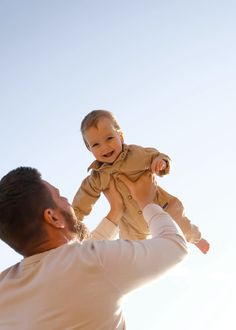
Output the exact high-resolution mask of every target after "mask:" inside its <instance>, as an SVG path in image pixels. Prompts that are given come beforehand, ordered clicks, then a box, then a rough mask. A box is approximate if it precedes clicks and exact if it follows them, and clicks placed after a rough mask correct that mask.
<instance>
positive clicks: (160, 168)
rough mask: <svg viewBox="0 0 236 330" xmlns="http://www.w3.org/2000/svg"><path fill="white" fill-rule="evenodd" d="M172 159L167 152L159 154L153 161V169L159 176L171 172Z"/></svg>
mask: <svg viewBox="0 0 236 330" xmlns="http://www.w3.org/2000/svg"><path fill="white" fill-rule="evenodd" d="M170 162H171V159H170V158H169V157H168V156H167V155H165V154H161V153H160V154H159V155H158V156H157V157H155V158H154V159H153V161H152V163H151V171H152V173H155V174H157V175H159V176H163V175H165V174H168V173H169V172H170Z"/></svg>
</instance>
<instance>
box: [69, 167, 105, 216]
mask: <svg viewBox="0 0 236 330" xmlns="http://www.w3.org/2000/svg"><path fill="white" fill-rule="evenodd" d="M99 180H100V179H99V175H98V174H97V173H93V172H92V174H91V175H89V176H88V177H87V178H85V179H84V180H83V181H82V183H81V186H80V187H79V189H78V191H77V193H76V194H75V196H74V199H73V202H72V207H73V209H74V211H75V214H76V217H77V219H78V220H83V218H84V216H86V215H88V214H89V213H90V212H91V210H92V208H93V205H94V204H95V203H96V201H97V200H98V198H99V197H100V193H101V190H100V189H99Z"/></svg>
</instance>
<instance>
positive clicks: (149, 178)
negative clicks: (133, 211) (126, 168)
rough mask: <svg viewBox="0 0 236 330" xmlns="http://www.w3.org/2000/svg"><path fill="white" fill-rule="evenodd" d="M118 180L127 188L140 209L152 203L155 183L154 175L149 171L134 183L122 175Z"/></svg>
mask: <svg viewBox="0 0 236 330" xmlns="http://www.w3.org/2000/svg"><path fill="white" fill-rule="evenodd" d="M118 179H119V180H120V181H122V182H123V183H124V184H125V185H126V186H127V188H128V189H129V191H130V194H131V195H132V197H133V199H135V200H136V202H137V204H138V205H139V207H140V208H141V209H143V208H144V207H145V206H146V205H148V204H150V203H153V200H154V198H155V194H156V182H155V176H154V174H152V173H151V172H150V171H146V172H145V173H144V174H143V175H142V176H141V177H140V178H139V179H138V180H137V181H135V182H132V181H130V180H129V179H128V178H127V177H126V176H125V175H124V174H119V176H118Z"/></svg>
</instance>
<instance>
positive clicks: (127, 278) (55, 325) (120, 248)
mask: <svg viewBox="0 0 236 330" xmlns="http://www.w3.org/2000/svg"><path fill="white" fill-rule="evenodd" d="M120 180H121V181H122V182H123V183H124V184H126V185H127V187H128V189H129V191H130V194H131V195H132V197H133V198H134V199H135V200H136V202H137V203H138V205H139V207H140V209H142V211H143V214H144V217H145V219H146V221H147V223H148V225H149V228H150V231H151V234H152V239H149V240H143V241H123V240H110V241H108V240H96V241H95V240H94V239H101V238H111V237H112V235H113V233H114V232H115V231H116V223H117V222H118V221H119V217H120V216H121V214H122V211H123V210H122V207H123V204H122V199H121V197H120V195H119V193H118V192H117V191H116V189H115V186H114V183H112V184H111V186H110V189H109V191H108V192H106V196H107V199H108V201H109V203H110V206H111V210H110V212H109V213H108V215H107V218H105V219H103V221H102V222H101V224H100V225H99V226H98V228H97V229H96V230H95V231H94V232H93V233H92V235H91V236H92V238H93V239H89V240H84V241H83V242H82V243H81V242H80V241H79V240H78V239H76V238H77V237H80V238H83V237H85V236H88V235H87V233H86V230H85V227H84V225H82V224H81V223H78V221H77V219H76V216H75V214H74V212H73V209H72V207H71V205H70V204H69V203H68V201H67V199H66V198H64V197H62V196H61V195H60V192H59V190H58V189H56V188H55V187H53V186H52V185H50V184H49V183H48V182H46V181H44V180H42V179H41V175H40V173H39V172H38V171H37V170H35V169H32V168H28V167H20V168H17V169H15V170H13V171H11V172H9V173H8V174H7V175H6V176H4V177H3V178H2V180H1V181H0V238H1V239H2V240H3V241H5V242H6V243H7V244H8V245H10V246H11V247H12V248H13V249H14V250H15V251H17V252H19V253H20V254H22V255H23V257H24V259H23V260H22V261H21V262H20V263H18V264H16V265H14V266H12V267H10V268H8V269H6V270H5V271H4V272H3V273H2V274H1V275H0V329H4V330H54V329H55V330H66V329H68V330H69V329H83V330H86V329H87V330H93V329H94V330H98V329H103V330H110V329H111V330H113V329H125V320H124V318H123V315H122V310H121V301H122V297H123V296H124V295H125V294H127V293H128V292H130V291H132V290H134V289H136V288H138V287H140V286H142V285H144V284H145V283H147V282H150V281H151V280H155V279H157V278H158V277H159V276H160V275H162V274H163V273H164V272H165V271H166V270H168V269H170V268H171V267H173V266H174V265H175V264H177V263H178V262H180V261H181V260H182V259H183V258H184V257H185V256H186V254H187V249H186V242H185V240H184V238H183V234H182V232H181V231H180V230H179V228H178V227H177V226H176V225H175V223H174V222H173V221H172V219H171V218H170V216H169V215H168V214H167V213H165V212H164V211H163V210H162V209H161V208H160V207H159V206H158V205H154V204H152V200H153V197H154V194H155V190H156V186H155V182H154V179H153V177H152V175H151V174H146V175H143V176H142V177H141V178H140V179H139V180H138V181H136V182H135V183H132V182H131V181H129V180H128V179H127V178H126V177H125V176H122V175H121V176H120Z"/></svg>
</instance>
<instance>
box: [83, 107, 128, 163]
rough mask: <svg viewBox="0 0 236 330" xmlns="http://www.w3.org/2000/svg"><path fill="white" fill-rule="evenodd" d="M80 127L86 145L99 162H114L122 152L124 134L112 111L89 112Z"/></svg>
mask: <svg viewBox="0 0 236 330" xmlns="http://www.w3.org/2000/svg"><path fill="white" fill-rule="evenodd" d="M80 129H81V133H82V136H83V140H84V142H85V145H86V147H87V148H88V150H90V151H91V152H92V154H93V155H94V157H95V158H96V160H98V161H99V162H102V163H109V164H112V163H113V162H114V161H115V160H116V159H117V157H118V156H119V155H120V153H121V152H122V145H123V142H124V140H123V134H122V132H121V129H120V126H119V124H118V122H117V120H116V119H115V117H114V115H113V114H112V113H111V112H110V111H106V110H94V111H91V112H89V113H88V114H87V115H86V116H85V117H84V119H83V120H82V122H81V127H80Z"/></svg>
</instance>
